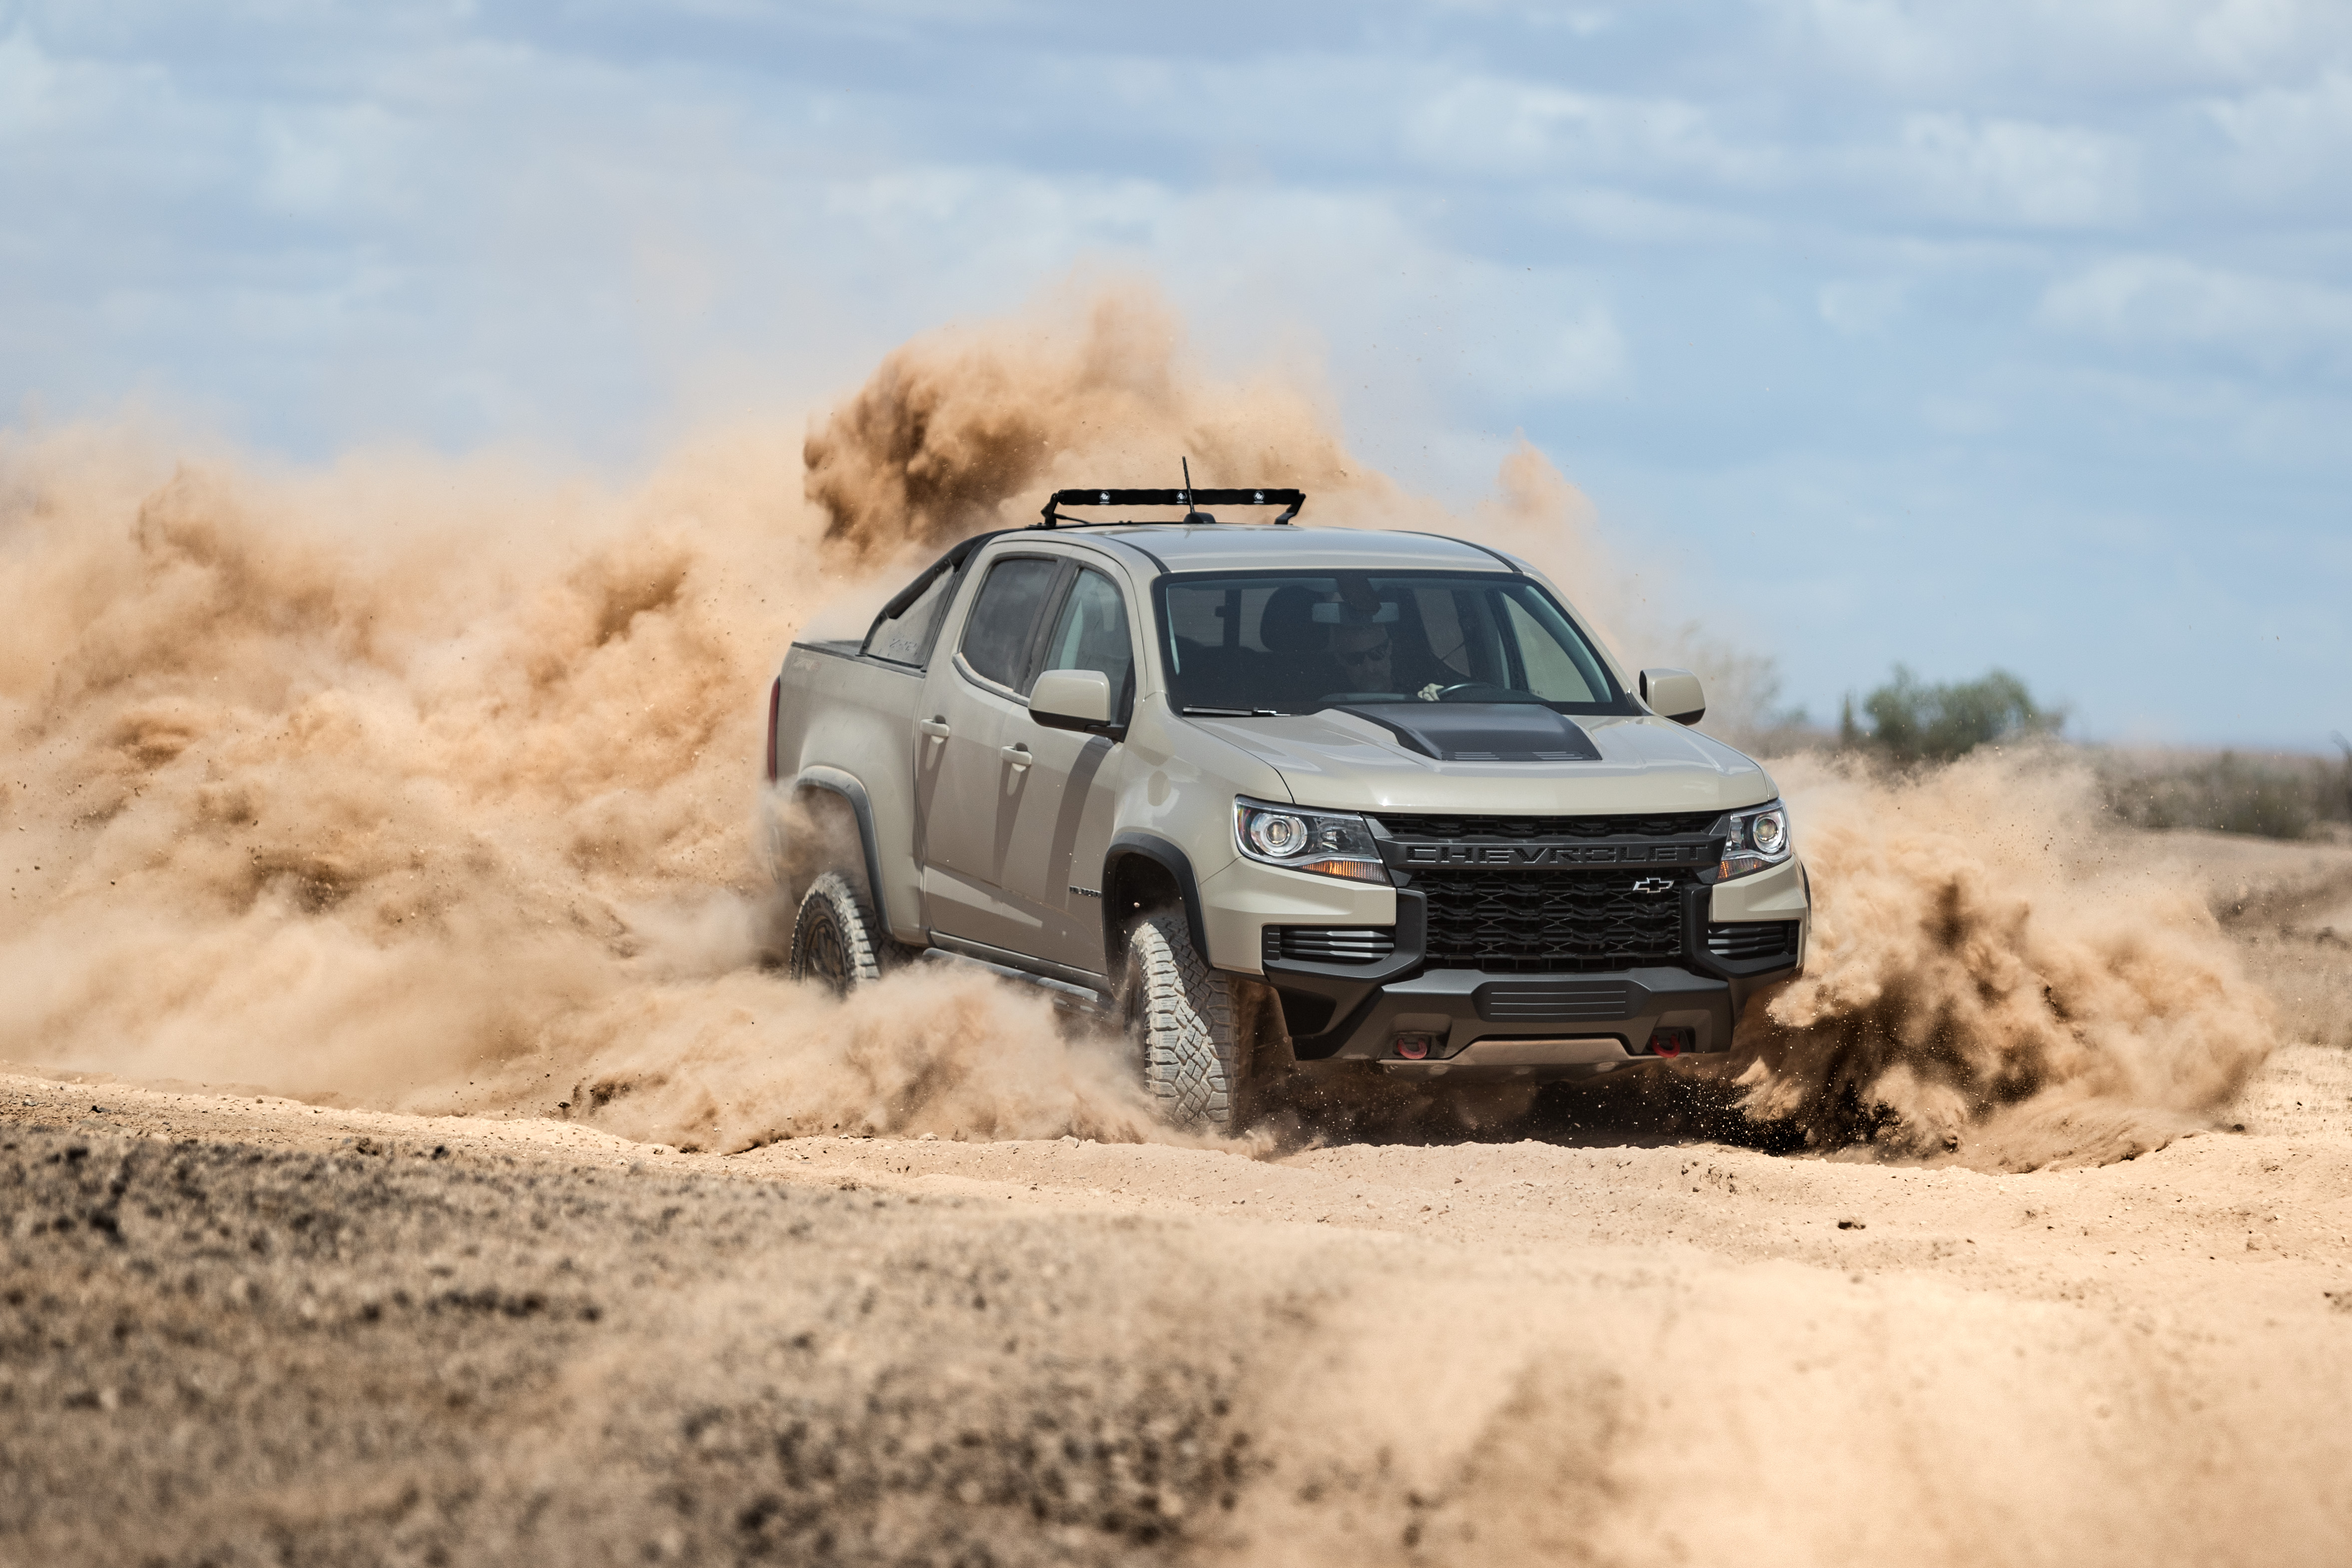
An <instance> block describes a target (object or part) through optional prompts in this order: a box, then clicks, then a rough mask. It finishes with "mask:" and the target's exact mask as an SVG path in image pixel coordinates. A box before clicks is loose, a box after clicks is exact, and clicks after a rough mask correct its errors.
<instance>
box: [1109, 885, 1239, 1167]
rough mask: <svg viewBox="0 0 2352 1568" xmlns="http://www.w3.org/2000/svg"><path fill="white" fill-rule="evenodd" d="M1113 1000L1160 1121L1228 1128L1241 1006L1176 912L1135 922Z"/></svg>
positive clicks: (1227, 977) (1234, 1098) (1231, 1120)
mask: <svg viewBox="0 0 2352 1568" xmlns="http://www.w3.org/2000/svg"><path fill="white" fill-rule="evenodd" d="M1119 1003H1120V1010H1121V1012H1122V1013H1123V1014H1124V1015H1125V1016H1126V1020H1127V1036H1128V1039H1129V1041H1130V1042H1131V1043H1132V1044H1133V1045H1134V1047H1135V1048H1136V1050H1137V1052H1138V1054H1139V1056H1140V1057H1141V1058H1142V1067H1143V1089H1144V1092H1145V1093H1146V1094H1148V1095H1150V1097H1151V1102H1152V1105H1153V1107H1154V1109H1156V1110H1158V1111H1159V1112H1160V1119H1161V1120H1162V1121H1166V1122H1168V1123H1169V1124H1171V1126H1176V1127H1205V1128H1207V1129H1209V1130H1210V1131H1215V1132H1231V1131H1233V1130H1234V1120H1235V1114H1234V1111H1235V1104H1236V1102H1237V1100H1239V1097H1240V1089H1241V1074H1242V1066H1243V1059H1244V1058H1243V1052H1242V1041H1241V1033H1240V1016H1239V1015H1240V1008H1239V1007H1238V1005H1236V1002H1235V998H1234V983H1233V979H1232V977H1231V976H1230V975H1226V974H1223V973H1219V972H1218V971H1216V970H1214V969H1212V968H1210V967H1209V964H1208V961H1207V960H1206V959H1203V958H1202V956H1201V955H1200V953H1199V952H1196V951H1194V949H1193V946H1192V933H1191V932H1190V931H1187V930H1186V929H1185V923H1184V917H1183V916H1182V915H1181V914H1159V915H1149V916H1146V917H1145V918H1144V919H1142V920H1140V921H1137V922H1136V925H1135V929H1134V931H1131V932H1129V935H1128V939H1127V964H1126V968H1125V970H1124V971H1123V973H1122V974H1121V977H1120V984H1119Z"/></svg>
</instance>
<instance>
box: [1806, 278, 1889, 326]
mask: <svg viewBox="0 0 2352 1568" xmlns="http://www.w3.org/2000/svg"><path fill="white" fill-rule="evenodd" d="M1905 292H1906V289H1905V285H1904V283H1903V281H1902V279H1895V278H1837V279H1831V280H1830V281H1829V282H1827V283H1824V284H1822V286H1821V288H1820V289H1818V290H1816V291H1815V293H1814V295H1813V308H1814V309H1815V310H1818V311H1819V312H1820V313H1821V318H1822V321H1826V322H1827V323H1829V325H1830V327H1831V328H1832V330H1833V331H1837V332H1840V333H1842V334H1843V335H1844V336H1847V337H1864V336H1868V335H1869V334H1871V333H1874V332H1876V331H1881V330H1883V329H1884V328H1885V326H1886V324H1887V323H1888V322H1889V321H1893V320H1894V319H1895V316H1896V315H1897V314H1899V313H1900V312H1901V310H1902V309H1903V300H1904V295H1905Z"/></svg>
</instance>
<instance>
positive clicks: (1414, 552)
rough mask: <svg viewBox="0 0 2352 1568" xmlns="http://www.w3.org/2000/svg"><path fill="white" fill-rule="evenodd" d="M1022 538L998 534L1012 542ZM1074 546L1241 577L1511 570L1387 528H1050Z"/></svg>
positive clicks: (1434, 537) (1463, 549) (1492, 558)
mask: <svg viewBox="0 0 2352 1568" xmlns="http://www.w3.org/2000/svg"><path fill="white" fill-rule="evenodd" d="M1025 532H1026V530H1024V531H1022V533H1014V534H1012V535H1008V536H1004V537H1010V538H1013V539H1018V538H1021V537H1022V534H1023V533H1025ZM1053 533H1054V534H1055V535H1058V536H1060V537H1063V538H1068V539H1076V540H1109V541H1115V542H1118V543H1119V544H1122V545H1125V546H1127V547H1129V549H1132V550H1134V551H1136V552H1139V553H1140V554H1142V555H1143V556H1145V557H1146V558H1147V559H1149V560H1150V562H1151V563H1153V564H1154V565H1156V566H1158V567H1159V568H1160V570H1161V571H1164V572H1247V571H1252V570H1255V569H1259V568H1268V567H1284V568H1288V569H1291V570H1307V571H1312V570H1315V569H1317V568H1318V567H1319V568H1323V569H1326V570H1332V571H1370V572H1378V571H1383V570H1386V571H1396V570H1400V569H1404V570H1420V571H1431V570H1436V571H1454V572H1464V571H1467V572H1481V571H1483V572H1496V571H1501V572H1518V571H1519V570H1520V567H1519V565H1518V563H1517V562H1515V561H1513V560H1511V558H1510V557H1508V556H1507V555H1504V554H1502V553H1500V552H1496V551H1493V550H1487V549H1485V548H1483V547H1482V546H1479V545H1475V544H1471V543H1467V542H1464V541H1462V540H1459V539H1449V538H1447V537H1445V536H1444V535H1443V534H1435V533H1410V532H1405V531H1399V530H1391V529H1359V528H1299V527H1295V526H1286V527H1278V528H1277V527H1269V526H1265V525H1263V524H1260V525H1249V524H1241V525H1234V524H1228V523H1216V524H1211V525H1205V526H1204V525H1202V524H1197V523H1196V524H1191V525H1186V524H1183V523H1172V522H1171V523H1146V522H1131V523H1111V524H1098V525H1096V526H1093V527H1088V528H1087V529H1085V530H1084V531H1080V530H1078V529H1075V528H1072V529H1056V530H1054V531H1053Z"/></svg>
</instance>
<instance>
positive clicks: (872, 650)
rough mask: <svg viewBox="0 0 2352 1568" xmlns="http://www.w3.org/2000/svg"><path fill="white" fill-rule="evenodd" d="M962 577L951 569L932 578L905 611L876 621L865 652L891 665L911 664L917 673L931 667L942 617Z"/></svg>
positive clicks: (867, 640) (868, 633)
mask: <svg viewBox="0 0 2352 1568" xmlns="http://www.w3.org/2000/svg"><path fill="white" fill-rule="evenodd" d="M962 575H963V574H961V573H960V572H958V571H957V570H956V569H955V568H954V567H952V566H950V567H949V568H948V569H947V570H946V571H944V572H942V573H940V574H939V575H938V576H936V577H934V578H932V579H931V580H930V583H929V585H928V586H926V587H925V588H924V589H923V591H922V592H921V593H919V594H918V595H915V597H914V598H913V599H912V600H911V601H910V602H909V603H908V605H907V607H906V608H905V609H903V610H901V611H899V612H898V614H897V615H895V616H883V617H882V618H881V619H879V620H877V621H876V622H875V623H874V629H873V630H872V631H870V632H867V633H866V652H867V653H869V654H871V655H873V656H874V657H875V658H883V659H887V660H889V661H890V662H891V663H892V664H911V665H913V666H915V667H916V668H918V669H919V668H922V667H923V666H924V665H925V664H928V663H929V661H930V657H931V639H932V638H933V637H937V636H938V635H939V629H940V612H941V611H942V610H945V609H946V608H947V605H948V600H949V599H950V598H951V597H952V596H953V595H954V594H955V587H956V584H957V583H958V582H960V581H961V579H962Z"/></svg>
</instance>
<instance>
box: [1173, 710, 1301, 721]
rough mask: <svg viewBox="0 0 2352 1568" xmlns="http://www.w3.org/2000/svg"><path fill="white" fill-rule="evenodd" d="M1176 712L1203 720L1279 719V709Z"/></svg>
mask: <svg viewBox="0 0 2352 1568" xmlns="http://www.w3.org/2000/svg"><path fill="white" fill-rule="evenodd" d="M1177 711H1178V712H1180V713H1183V714H1186V715H1198V716H1199V717H1201V718H1203V719H1279V718H1281V717H1282V710H1281V709H1279V708H1180V709H1178V710H1177Z"/></svg>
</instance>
